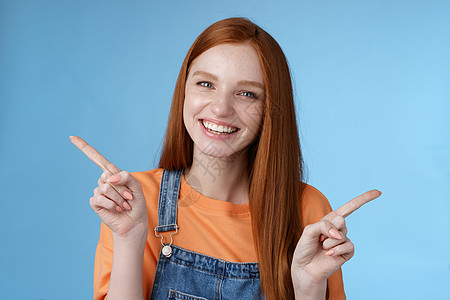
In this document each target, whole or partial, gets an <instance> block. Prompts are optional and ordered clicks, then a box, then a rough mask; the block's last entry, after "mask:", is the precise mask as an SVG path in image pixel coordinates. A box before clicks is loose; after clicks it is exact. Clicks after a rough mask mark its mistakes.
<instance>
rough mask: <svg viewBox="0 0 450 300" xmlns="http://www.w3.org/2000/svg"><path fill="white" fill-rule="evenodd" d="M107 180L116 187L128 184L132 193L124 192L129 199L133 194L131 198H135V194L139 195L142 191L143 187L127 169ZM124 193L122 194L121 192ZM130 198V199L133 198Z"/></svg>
mask: <svg viewBox="0 0 450 300" xmlns="http://www.w3.org/2000/svg"><path fill="white" fill-rule="evenodd" d="M107 182H110V183H112V184H114V186H116V187H120V186H126V187H127V188H129V189H130V191H131V193H130V195H128V194H127V193H125V192H124V195H125V194H127V195H126V197H125V198H126V199H129V197H130V196H131V199H133V195H138V194H141V193H142V187H141V184H140V183H139V181H138V180H136V179H135V178H134V177H133V176H132V175H131V174H130V173H129V172H127V171H121V172H119V173H117V174H115V175H113V176H111V177H109V178H108V180H107ZM121 195H122V194H121ZM131 199H129V200H131Z"/></svg>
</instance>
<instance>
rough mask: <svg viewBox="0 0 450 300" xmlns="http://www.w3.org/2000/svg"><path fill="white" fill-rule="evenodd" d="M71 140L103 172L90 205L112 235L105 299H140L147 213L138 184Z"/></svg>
mask: <svg viewBox="0 0 450 300" xmlns="http://www.w3.org/2000/svg"><path fill="white" fill-rule="evenodd" d="M70 139H71V141H72V143H73V144H74V145H75V146H77V147H78V148H79V149H80V150H81V151H83V152H84V154H86V155H87V157H89V159H91V160H92V161H93V162H94V163H96V164H97V165H98V166H99V167H100V168H102V170H103V171H104V172H103V174H102V175H101V177H100V179H99V180H98V187H97V188H95V189H94V196H93V197H92V198H91V199H90V204H91V207H92V209H93V210H94V211H95V212H96V213H97V214H98V216H99V217H100V218H101V219H102V222H103V223H104V224H105V225H106V226H108V227H109V229H111V232H112V236H113V259H112V267H111V277H110V282H109V288H108V300H114V299H127V300H134V299H143V297H144V292H143V286H142V273H143V257H144V249H145V243H146V241H147V235H148V213H147V204H146V200H145V197H144V193H143V191H142V187H141V184H140V183H139V181H137V180H136V179H135V178H134V177H133V176H132V175H131V174H130V173H128V172H126V171H120V169H119V168H117V167H116V166H115V165H113V164H112V163H110V162H109V161H108V160H107V159H106V158H104V157H103V156H102V155H101V154H100V153H99V152H98V151H97V150H95V149H94V148H93V147H91V146H90V145H88V144H87V143H86V142H85V141H84V140H83V139H81V138H79V137H71V138H70Z"/></svg>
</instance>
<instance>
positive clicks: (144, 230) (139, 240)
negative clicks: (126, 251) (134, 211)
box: [113, 226, 148, 249]
mask: <svg viewBox="0 0 450 300" xmlns="http://www.w3.org/2000/svg"><path fill="white" fill-rule="evenodd" d="M147 237H148V226H136V227H135V228H133V229H131V230H130V231H128V232H127V234H118V233H114V232H113V243H114V249H116V248H117V247H120V248H122V247H124V248H129V247H131V248H143V247H144V246H145V243H146V241H147Z"/></svg>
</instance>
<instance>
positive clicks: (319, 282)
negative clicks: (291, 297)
mask: <svg viewBox="0 0 450 300" xmlns="http://www.w3.org/2000/svg"><path fill="white" fill-rule="evenodd" d="M291 275H292V284H293V287H294V293H295V299H302V300H307V299H310V300H313V299H314V300H319V299H320V300H324V299H325V296H326V290H327V279H326V278H325V279H315V278H313V277H311V276H310V275H309V274H308V273H306V272H304V271H299V272H292V274H291Z"/></svg>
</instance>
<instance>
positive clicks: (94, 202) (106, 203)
mask: <svg viewBox="0 0 450 300" xmlns="http://www.w3.org/2000/svg"><path fill="white" fill-rule="evenodd" d="M90 204H91V207H92V209H93V210H94V211H95V212H96V213H98V212H99V211H100V210H102V209H107V210H109V211H116V212H121V211H122V208H121V207H120V206H118V205H117V204H116V203H115V202H114V201H112V200H111V199H108V198H106V197H105V196H102V195H98V196H94V197H92V198H91V199H90Z"/></svg>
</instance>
